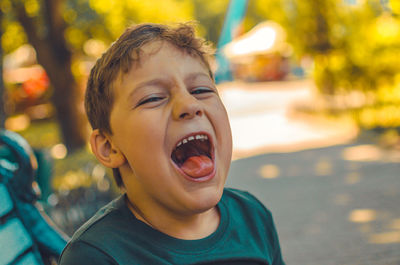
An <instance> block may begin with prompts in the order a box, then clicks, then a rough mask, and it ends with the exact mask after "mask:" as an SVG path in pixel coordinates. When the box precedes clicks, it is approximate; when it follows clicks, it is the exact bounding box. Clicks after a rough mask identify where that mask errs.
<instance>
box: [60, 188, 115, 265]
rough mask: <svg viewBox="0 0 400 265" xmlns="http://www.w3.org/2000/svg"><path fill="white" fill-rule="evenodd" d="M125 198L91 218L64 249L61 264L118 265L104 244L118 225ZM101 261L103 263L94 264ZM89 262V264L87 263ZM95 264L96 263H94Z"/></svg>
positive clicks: (105, 207)
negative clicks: (108, 253)
mask: <svg viewBox="0 0 400 265" xmlns="http://www.w3.org/2000/svg"><path fill="white" fill-rule="evenodd" d="M121 204H123V196H119V197H118V198H116V199H115V200H113V201H112V202H110V203H109V204H107V205H106V206H104V207H103V208H101V209H100V210H98V211H97V212H96V214H95V215H94V216H93V217H92V218H90V219H89V220H88V221H87V222H86V223H85V224H83V225H82V226H81V227H80V228H79V229H78V230H77V231H76V232H75V233H74V235H73V236H72V238H71V240H70V241H69V242H68V244H67V246H66V247H65V248H64V250H63V252H62V254H61V258H60V264H62V265H64V264H65V265H67V264H116V263H114V262H112V258H111V257H109V256H108V255H107V254H106V253H107V251H105V248H104V247H103V244H102V242H107V240H106V239H107V238H110V237H109V236H110V235H109V232H110V231H111V232H112V231H113V230H114V229H112V228H113V227H114V226H116V225H118V224H117V220H118V216H120V215H121V207H122V205H121ZM98 259H101V260H102V262H94V261H97V260H98ZM86 261H88V263H87V262H86ZM93 262H94V263H93Z"/></svg>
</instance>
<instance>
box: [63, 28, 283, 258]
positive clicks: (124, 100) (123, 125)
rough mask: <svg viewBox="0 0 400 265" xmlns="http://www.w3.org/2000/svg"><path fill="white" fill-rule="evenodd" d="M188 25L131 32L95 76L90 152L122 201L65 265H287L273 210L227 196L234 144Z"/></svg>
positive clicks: (203, 52) (102, 213)
mask: <svg viewBox="0 0 400 265" xmlns="http://www.w3.org/2000/svg"><path fill="white" fill-rule="evenodd" d="M210 54H211V53H210V49H209V47H208V46H207V45H206V44H205V42H204V41H203V40H202V39H200V38H196V37H195V36H194V30H193V28H192V27H191V26H190V25H187V24H182V25H179V26H177V27H175V28H173V27H169V26H165V25H159V24H141V25H137V26H134V27H131V28H128V29H127V30H126V31H125V32H124V33H123V34H122V35H121V37H120V38H119V39H118V40H117V41H116V42H115V43H114V44H113V45H112V46H111V47H110V48H109V50H108V51H107V52H106V53H105V54H104V55H103V56H102V57H101V58H100V59H99V60H98V61H97V63H96V65H95V66H94V68H93V69H92V71H91V74H90V77H89V81H88V86H87V91H86V97H85V108H86V112H87V115H88V118H89V121H90V123H91V125H92V127H93V129H94V130H93V133H92V135H91V138H90V144H91V147H92V150H93V153H94V154H95V156H96V157H97V159H98V160H99V161H100V162H101V163H102V164H103V165H105V166H106V167H109V168H112V169H113V173H114V177H115V179H116V182H117V184H118V185H119V186H120V188H121V189H122V191H123V193H124V194H123V195H121V196H120V197H119V198H117V199H116V200H114V201H113V202H111V203H110V204H108V205H107V206H105V207H104V208H103V209H101V210H99V212H98V213H97V214H96V215H95V216H94V217H92V218H91V219H90V220H89V221H88V222H87V223H86V224H85V225H83V226H82V227H81V228H80V229H79V230H78V231H77V232H76V233H75V235H74V236H73V238H72V240H71V241H70V242H69V244H68V245H67V247H66V248H65V250H64V252H63V254H62V256H61V259H60V263H61V265H67V264H71V265H72V264H74V265H75V264H100V265H101V264H146V265H147V264H152V265H153V264H283V261H282V258H281V253H280V247H279V242H278V237H277V234H276V231H275V228H274V225H273V221H272V217H271V214H270V212H269V211H268V210H267V209H266V208H265V207H264V206H263V205H262V204H261V203H260V202H259V201H258V200H257V199H255V198H254V197H253V196H252V195H250V194H249V193H246V192H242V191H238V190H234V189H224V183H225V180H226V177H227V175H228V170H229V165H230V162H231V153H232V139H231V131H230V125H229V121H228V117H227V114H226V111H225V108H224V106H223V104H222V102H221V100H220V98H219V96H218V92H217V89H216V87H215V84H214V79H213V74H212V72H211V70H210V66H209V63H208V62H209V56H210Z"/></svg>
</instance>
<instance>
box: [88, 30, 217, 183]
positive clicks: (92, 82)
mask: <svg viewBox="0 0 400 265" xmlns="http://www.w3.org/2000/svg"><path fill="white" fill-rule="evenodd" d="M153 41H167V42H169V43H170V44H172V45H174V46H175V47H177V48H178V49H180V50H183V51H185V52H186V53H187V54H189V55H191V56H196V57H198V58H199V59H200V60H201V61H202V62H203V63H204V64H205V65H206V67H207V68H208V70H209V74H210V76H211V78H213V75H212V72H211V70H210V65H209V59H210V56H211V55H212V52H213V50H212V49H211V46H210V45H209V44H208V43H207V42H206V41H205V40H204V39H202V38H198V37H196V36H195V33H194V28H193V26H192V23H183V24H178V25H176V26H175V27H171V26H167V25H162V24H153V23H146V24H138V25H135V26H132V27H129V28H127V29H126V30H125V32H124V33H123V34H122V35H121V36H120V37H119V39H118V40H117V41H116V42H115V43H113V44H112V45H111V47H110V48H109V49H108V50H107V51H106V52H105V53H104V54H103V55H102V56H101V58H99V59H98V60H97V62H96V64H95V66H94V67H93V68H92V70H91V72H90V75H89V80H88V83H87V87H86V94H85V110H86V114H87V116H88V119H89V122H90V124H91V126H92V128H93V129H99V130H100V132H101V133H110V134H112V131H111V126H110V113H111V109H112V107H113V91H112V85H113V82H114V81H115V80H116V78H117V77H118V75H119V74H126V73H127V72H129V70H130V69H131V67H132V65H133V63H134V62H138V61H139V60H140V53H141V47H143V46H144V45H146V44H147V43H149V42H153ZM113 173H114V178H115V181H116V183H117V185H118V186H123V183H122V179H121V175H120V173H119V171H118V169H113Z"/></svg>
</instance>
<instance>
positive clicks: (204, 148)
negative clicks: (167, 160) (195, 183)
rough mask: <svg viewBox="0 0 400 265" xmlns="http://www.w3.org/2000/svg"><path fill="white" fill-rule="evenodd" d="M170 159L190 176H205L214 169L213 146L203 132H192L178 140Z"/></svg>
mask: <svg viewBox="0 0 400 265" xmlns="http://www.w3.org/2000/svg"><path fill="white" fill-rule="evenodd" d="M171 159H172V161H173V162H174V163H175V165H176V166H177V167H178V168H179V169H180V170H182V171H183V172H184V173H185V174H186V175H187V176H189V177H192V178H201V177H205V176H207V175H210V174H211V173H212V172H213V171H214V161H213V147H212V144H211V141H210V139H209V136H208V135H207V134H204V133H196V134H192V135H189V136H186V137H185V138H184V139H182V140H181V141H179V142H178V143H177V144H176V146H175V148H174V150H173V151H172V154H171Z"/></svg>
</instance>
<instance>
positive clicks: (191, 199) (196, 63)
mask: <svg viewBox="0 0 400 265" xmlns="http://www.w3.org/2000/svg"><path fill="white" fill-rule="evenodd" d="M114 94H115V100H114V105H113V109H112V112H111V116H110V124H111V128H112V131H113V134H112V135H111V136H109V138H110V141H111V144H112V145H113V146H114V147H115V149H116V150H117V151H118V152H120V154H121V155H122V156H123V157H124V160H123V161H124V162H123V163H122V164H121V166H120V167H119V170H120V172H121V175H122V178H123V182H124V185H125V188H126V191H127V193H128V197H129V198H130V199H131V200H133V201H134V202H135V203H137V204H138V206H139V207H140V206H142V207H146V208H148V209H150V208H151V209H152V210H153V211H163V210H164V211H166V212H170V213H175V214H181V215H182V214H188V213H200V212H203V211H206V210H208V209H210V208H212V207H213V206H215V205H216V204H217V203H218V201H219V200H220V197H221V195H222V191H223V187H224V184H225V180H226V177H227V174H228V170H229V166H230V161H231V154H232V137H231V130H230V125H229V121H228V117H227V114H226V110H225V108H224V106H223V104H222V102H221V99H220V97H219V95H218V93H217V90H216V87H215V85H214V82H213V80H212V79H211V78H210V76H209V74H208V69H207V67H206V66H205V65H204V64H203V63H202V62H201V60H200V59H198V58H196V57H193V56H190V55H188V54H186V53H185V52H183V51H180V50H178V49H177V48H175V47H174V46H173V45H171V44H169V43H167V42H161V41H160V42H154V43H151V44H147V45H145V46H144V47H143V49H142V53H141V58H140V63H138V64H136V65H134V66H133V67H132V69H131V70H130V72H128V73H127V74H124V75H122V76H121V77H120V78H118V79H117V80H116V81H115V82H114ZM207 138H208V139H207Z"/></svg>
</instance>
